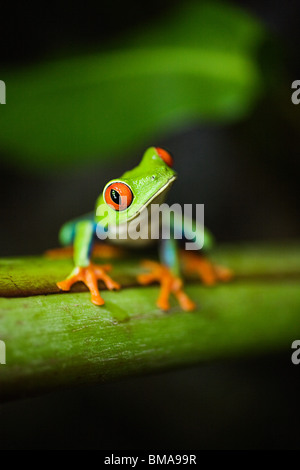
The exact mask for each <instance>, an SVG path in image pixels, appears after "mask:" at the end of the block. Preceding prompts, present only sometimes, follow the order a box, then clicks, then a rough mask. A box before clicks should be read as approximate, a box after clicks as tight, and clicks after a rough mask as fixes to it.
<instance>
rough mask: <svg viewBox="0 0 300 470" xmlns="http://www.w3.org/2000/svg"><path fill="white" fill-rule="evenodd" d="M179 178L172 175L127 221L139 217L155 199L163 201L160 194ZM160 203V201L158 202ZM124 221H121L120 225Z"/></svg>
mask: <svg viewBox="0 0 300 470" xmlns="http://www.w3.org/2000/svg"><path fill="white" fill-rule="evenodd" d="M176 179H177V176H172V178H170V179H169V180H168V181H167V182H166V184H165V185H164V186H162V187H161V188H160V190H159V191H158V192H157V193H155V194H154V195H153V196H152V197H151V198H150V199H148V201H147V202H146V203H145V204H144V205H143V206H142V207H141V208H140V209H139V210H138V211H137V212H135V214H133V215H132V216H131V217H130V218H129V219H126V223H128V222H130V221H131V220H134V219H135V218H136V217H138V216H139V215H140V214H141V213H142V212H143V211H144V210H145V209H146V208H147V207H148V206H149V205H150V204H151V203H152V202H153V201H154V200H155V199H157V200H158V201H160V202H163V198H161V197H160V196H162V195H163V193H165V192H167V190H168V189H169V188H170V186H171V185H172V184H173V183H174V181H175V180H176ZM157 203H158V204H159V202H157ZM121 225H122V223H120V226H121Z"/></svg>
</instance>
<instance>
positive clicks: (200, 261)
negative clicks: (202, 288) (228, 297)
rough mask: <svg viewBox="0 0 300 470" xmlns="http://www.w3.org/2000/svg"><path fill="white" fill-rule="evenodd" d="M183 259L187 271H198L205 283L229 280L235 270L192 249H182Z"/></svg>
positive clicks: (210, 283) (209, 284)
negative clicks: (214, 262) (214, 261)
mask: <svg viewBox="0 0 300 470" xmlns="http://www.w3.org/2000/svg"><path fill="white" fill-rule="evenodd" d="M181 259H182V262H183V268H184V270H185V272H186V273H197V274H198V276H199V277H200V279H201V280H202V282H203V284H206V285H207V286H212V285H214V284H216V282H218V281H222V282H228V281H230V279H232V277H233V272H232V271H231V270H230V269H228V268H226V267H224V266H218V265H214V264H213V263H211V262H210V261H209V260H208V259H207V258H205V257H204V256H202V255H198V254H196V253H192V252H191V251H182V252H181Z"/></svg>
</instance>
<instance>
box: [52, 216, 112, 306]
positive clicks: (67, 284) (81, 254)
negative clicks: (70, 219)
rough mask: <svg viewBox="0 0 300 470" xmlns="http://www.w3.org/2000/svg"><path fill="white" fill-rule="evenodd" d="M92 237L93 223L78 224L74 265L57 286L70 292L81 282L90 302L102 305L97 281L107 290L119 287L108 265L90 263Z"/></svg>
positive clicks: (82, 222) (86, 221) (83, 222)
mask: <svg viewBox="0 0 300 470" xmlns="http://www.w3.org/2000/svg"><path fill="white" fill-rule="evenodd" d="M93 237H94V223H93V222H91V221H88V220H85V221H81V222H78V224H76V228H75V239H74V264H75V267H74V269H73V270H72V272H71V274H70V275H69V276H68V277H67V278H66V279H65V280H64V281H61V282H58V283H57V286H58V287H59V288H60V289H62V290H64V291H68V290H70V288H71V286H72V285H73V284H75V283H76V282H79V281H82V282H84V284H85V285H86V286H87V287H88V289H89V290H90V292H91V301H92V302H93V303H94V304H95V305H103V304H104V300H103V298H102V297H101V295H100V292H99V289H98V280H102V281H103V282H104V284H105V285H106V287H107V288H108V289H109V290H113V289H120V285H119V284H118V283H117V282H115V281H113V280H112V279H111V277H110V276H108V274H107V272H108V271H109V270H110V269H111V266H110V265H102V266H98V265H96V264H92V263H91V261H90V254H91V248H92V241H93Z"/></svg>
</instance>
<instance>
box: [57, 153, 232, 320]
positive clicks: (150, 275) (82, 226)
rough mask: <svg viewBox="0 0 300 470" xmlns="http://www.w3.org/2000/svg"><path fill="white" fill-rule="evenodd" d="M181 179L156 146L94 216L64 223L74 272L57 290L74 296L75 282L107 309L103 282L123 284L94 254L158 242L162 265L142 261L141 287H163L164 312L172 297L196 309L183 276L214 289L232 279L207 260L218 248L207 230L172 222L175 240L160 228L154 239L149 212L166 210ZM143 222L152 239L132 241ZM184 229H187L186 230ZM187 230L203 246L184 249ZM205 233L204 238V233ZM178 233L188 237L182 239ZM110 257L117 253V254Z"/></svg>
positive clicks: (113, 184) (108, 188)
mask: <svg viewBox="0 0 300 470" xmlns="http://www.w3.org/2000/svg"><path fill="white" fill-rule="evenodd" d="M176 179H177V173H176V171H175V170H174V157H173V155H172V154H171V152H170V151H169V150H167V149H165V148H162V147H154V146H152V147H149V148H147V149H146V151H145V152H144V154H143V156H142V159H141V161H140V163H139V164H138V165H137V166H136V167H134V168H133V169H131V170H129V171H126V172H125V173H124V174H123V175H122V176H121V177H118V178H115V179H113V180H110V181H108V182H107V184H106V185H105V186H104V189H103V191H102V193H101V194H100V195H99V197H98V198H97V200H96V204H95V209H94V211H92V212H90V213H88V214H86V215H84V216H81V217H79V218H78V219H75V220H71V221H69V222H67V223H65V224H64V225H63V226H62V228H61V229H60V232H59V241H60V243H61V245H62V246H63V247H65V248H62V250H64V249H65V250H68V249H69V247H70V246H72V247H73V248H71V250H72V254H73V261H74V267H73V269H72V271H71V273H70V274H69V275H68V277H67V278H66V279H64V280H62V281H59V282H57V286H58V288H59V289H60V290H62V291H69V290H70V289H71V287H72V285H73V284H75V283H76V282H83V283H84V284H85V285H86V286H87V288H88V289H89V291H90V294H91V301H92V303H93V304H95V305H97V306H102V305H104V304H105V301H104V299H103V297H102V295H101V293H100V291H99V287H98V280H101V281H103V283H104V285H105V286H106V288H107V289H109V290H119V289H120V288H121V285H120V284H119V283H118V282H116V281H115V280H114V279H113V278H112V277H111V275H110V273H109V272H110V271H111V269H112V266H111V265H110V264H103V265H99V264H94V262H93V261H92V255H96V256H97V253H99V252H101V247H103V244H109V245H110V246H111V247H113V246H115V247H116V248H117V247H118V246H121V247H124V246H125V247H126V248H129V249H136V248H145V246H147V245H150V244H153V243H156V244H157V245H158V260H153V259H144V260H142V262H141V263H142V267H143V272H141V273H140V274H138V276H137V282H138V283H139V284H140V285H142V286H146V285H149V284H152V283H159V285H160V291H159V296H158V298H157V302H156V303H157V307H158V308H159V309H161V310H163V311H168V310H169V309H170V296H171V295H173V296H174V297H175V298H176V299H177V301H178V303H179V305H180V307H181V308H182V309H183V310H184V311H193V310H195V308H196V304H195V303H194V301H193V300H192V299H191V298H190V297H189V296H188V294H187V293H186V291H185V288H184V274H190V273H194V274H196V276H197V277H198V278H199V279H200V280H201V281H202V283H204V284H205V285H209V286H211V285H214V284H215V283H216V282H218V281H222V282H226V281H228V280H230V279H231V277H232V271H231V270H230V269H228V268H226V267H224V266H218V265H214V264H213V263H212V262H210V261H209V259H208V257H207V256H206V252H207V251H209V250H210V249H211V248H212V246H213V245H214V239H213V236H212V234H211V233H210V232H209V231H208V230H207V229H206V227H204V226H202V225H201V226H197V225H195V223H194V222H193V221H192V222H191V223H186V219H184V220H185V222H183V219H182V218H179V217H173V218H171V222H170V224H171V228H172V230H170V236H168V237H164V238H162V237H160V235H161V231H160V232H159V230H160V227H158V231H157V230H156V232H155V233H156V236H155V238H153V237H151V233H152V229H153V226H151V224H153V220H152V219H153V218H150V216H149V213H150V208H151V209H152V208H153V207H161V205H162V204H163V203H164V202H165V200H166V197H167V195H168V192H169V190H170V189H171V187H172V185H173V183H174V182H175V181H176ZM138 219H139V224H140V225H142V226H143V225H145V226H146V232H147V233H146V235H148V236H143V237H139V238H138V239H137V238H136V237H134V238H132V237H131V236H129V227H130V224H132V223H135V222H137V221H138ZM155 220H156V224H158V226H160V225H161V224H162V222H161V218H159V220H158V218H157V217H156V219H155ZM146 222H147V223H146ZM183 224H185V225H186V226H185V227H183ZM184 229H187V230H189V231H190V232H191V231H192V230H193V232H192V234H189V237H188V238H189V239H190V240H191V236H193V235H194V234H195V233H196V232H197V231H198V235H200V236H199V237H198V238H199V239H201V240H203V239H204V243H203V242H202V244H200V243H199V247H198V249H196V250H195V249H194V248H193V250H183V249H181V248H180V242H181V243H182V240H184V239H185V237H186V230H184ZM141 230H142V229H141ZM200 231H202V232H203V233H200V234H199V232H200ZM144 232H145V231H144ZM157 233H159V235H158V236H157ZM176 234H177V236H176ZM178 234H182V235H183V236H182V237H179V236H178ZM144 235H145V233H144ZM196 235H197V233H196ZM97 238H98V240H97ZM194 238H195V239H196V238H197V237H196V236H195V237H194ZM99 239H100V244H99ZM97 241H98V243H96V242H97ZM117 252H118V251H117ZM109 253H115V252H114V251H113V250H112V251H109ZM55 254H57V251H56V250H52V252H51V255H52V256H55Z"/></svg>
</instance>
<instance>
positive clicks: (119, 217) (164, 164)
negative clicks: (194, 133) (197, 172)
mask: <svg viewBox="0 0 300 470" xmlns="http://www.w3.org/2000/svg"><path fill="white" fill-rule="evenodd" d="M172 165H173V159H172V156H171V155H170V153H169V152H167V151H166V150H164V149H162V148H159V147H150V148H148V149H147V150H146V152H145V153H144V155H143V158H142V160H141V162H140V164H139V165H138V166H137V167H135V168H133V169H132V170H130V171H127V172H126V173H124V174H123V175H122V176H121V177H120V178H117V179H114V180H111V181H109V182H108V183H107V184H106V186H105V187H104V190H103V193H102V195H101V196H99V198H98V200H97V202H96V222H100V223H101V219H103V217H104V216H105V217H106V222H108V223H112V224H114V223H117V224H121V223H122V222H125V221H127V222H128V221H130V220H132V219H134V218H135V217H137V216H138V214H140V213H141V212H142V210H143V209H144V208H146V207H147V206H149V205H150V204H152V203H156V204H161V203H162V202H163V201H164V199H165V197H166V194H167V192H168V190H169V189H170V187H171V186H172V183H173V182H174V181H175V179H176V173H175V171H174V170H173V169H172Z"/></svg>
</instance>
